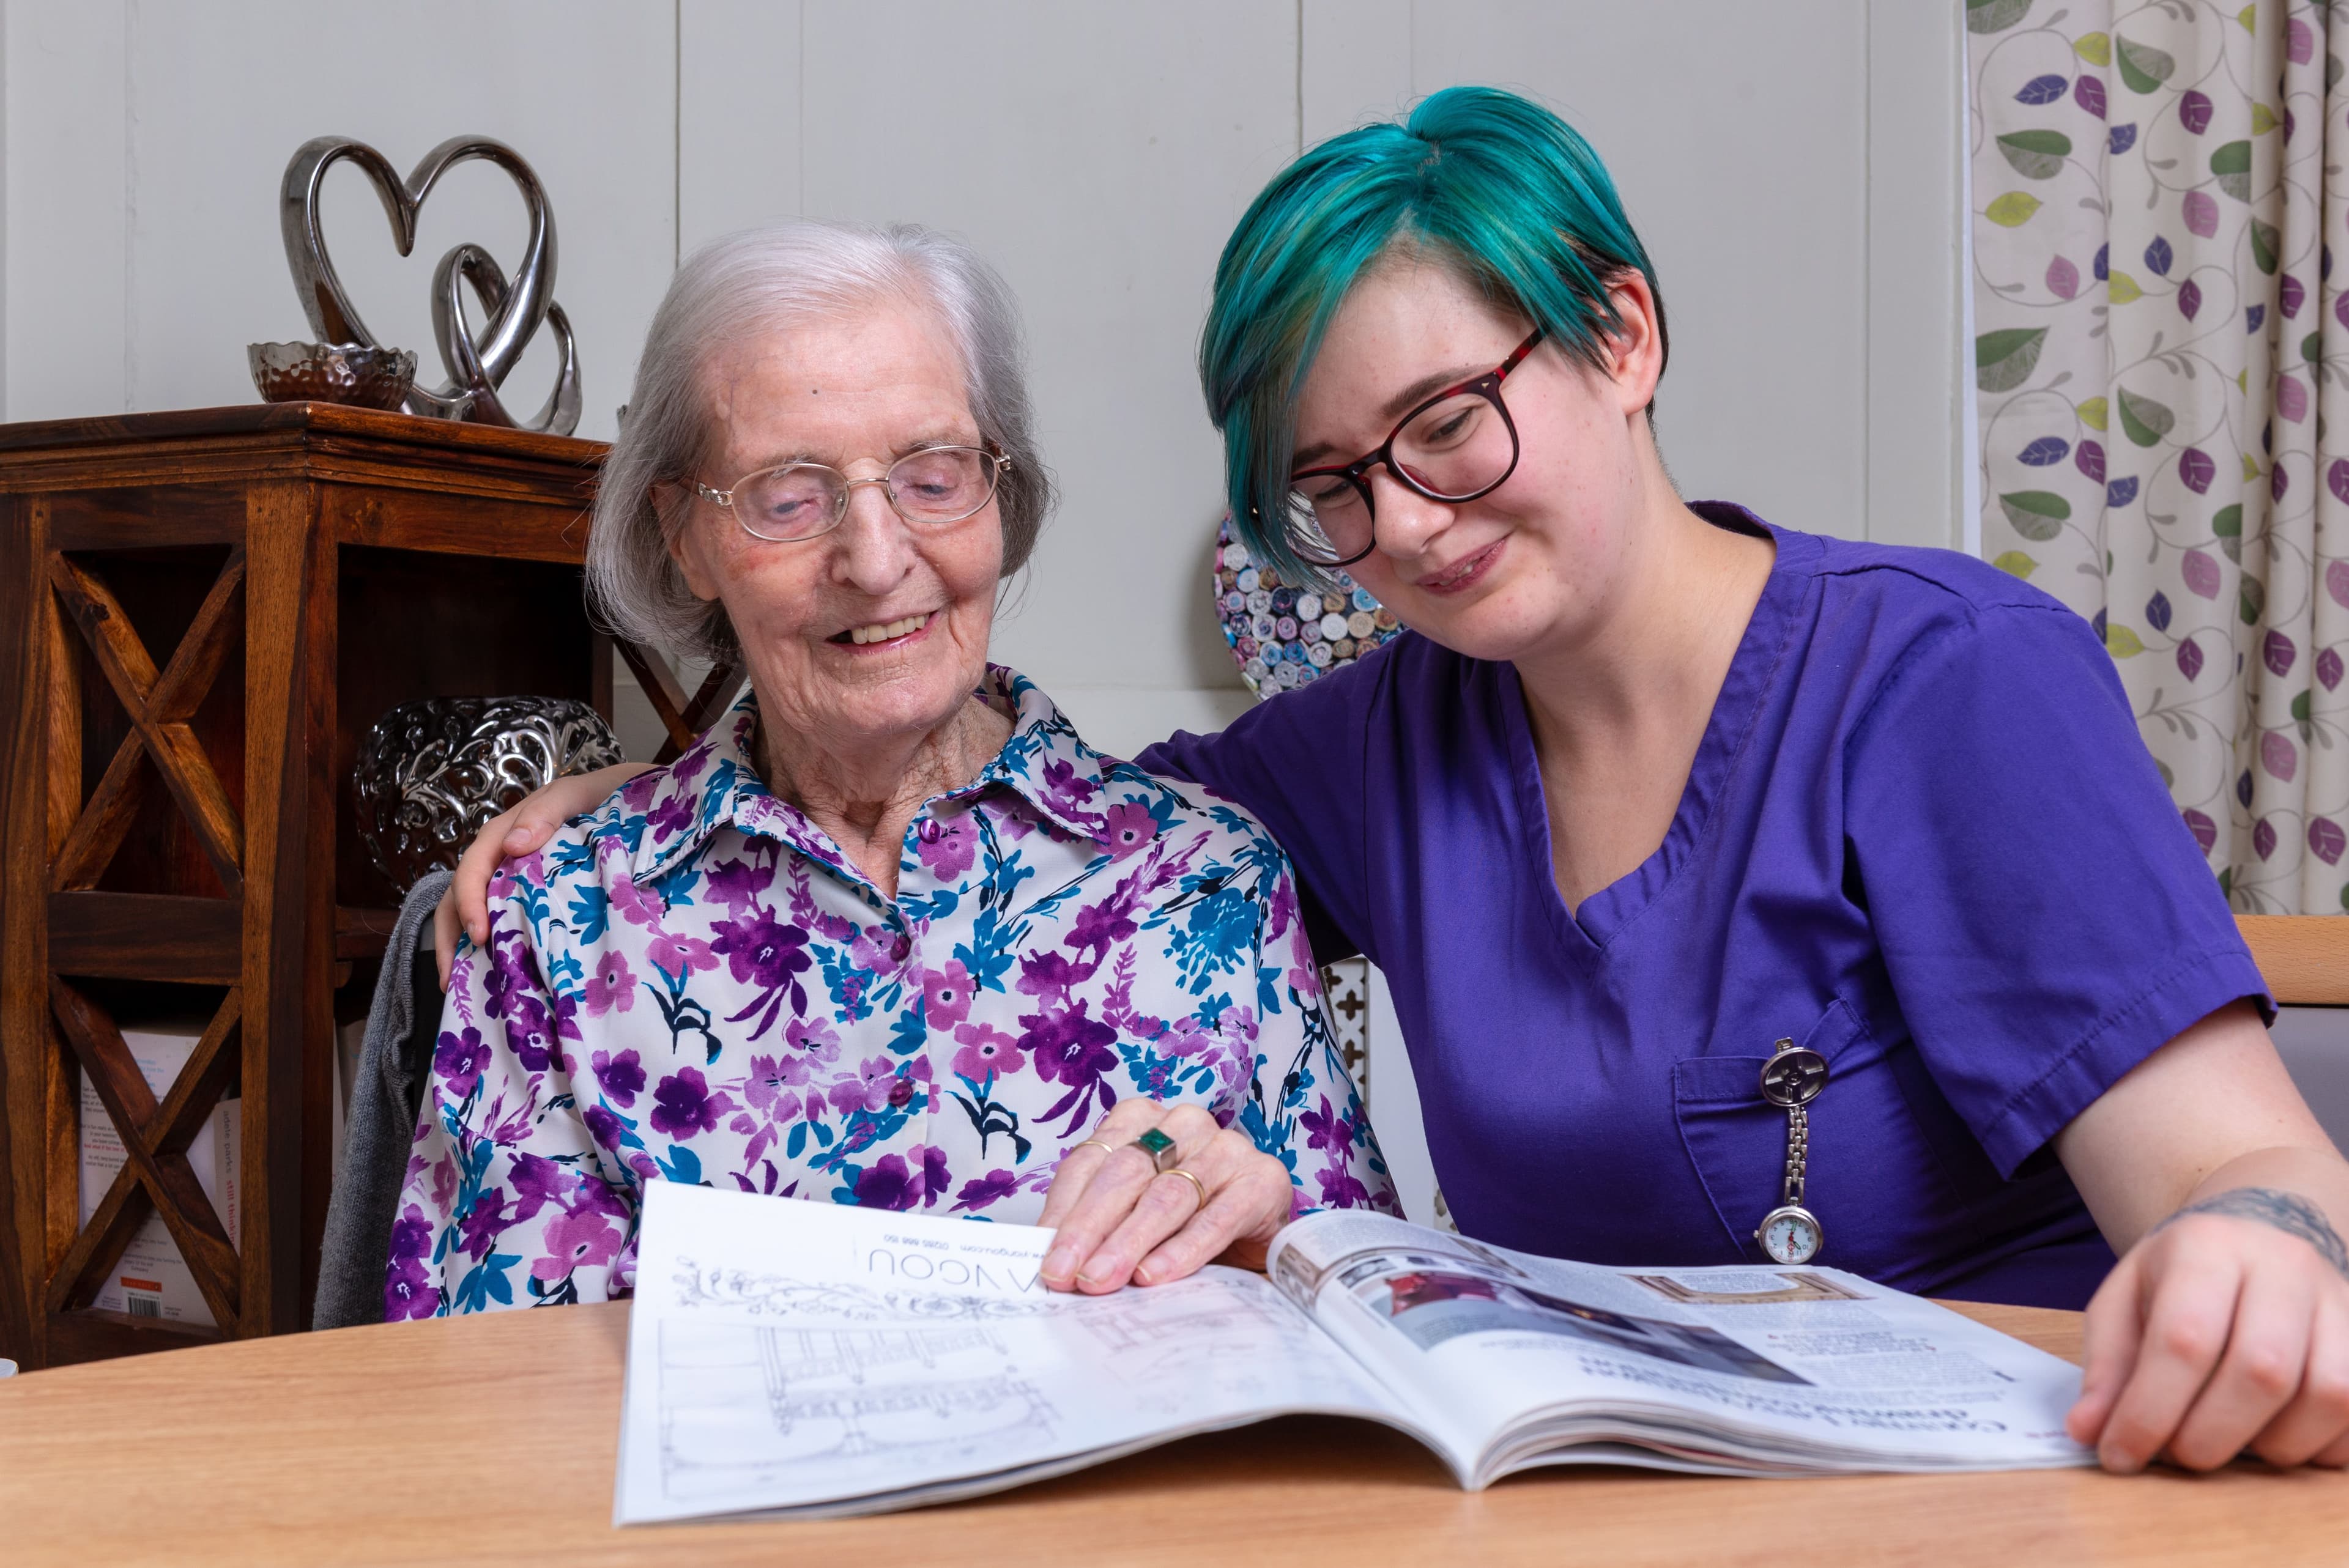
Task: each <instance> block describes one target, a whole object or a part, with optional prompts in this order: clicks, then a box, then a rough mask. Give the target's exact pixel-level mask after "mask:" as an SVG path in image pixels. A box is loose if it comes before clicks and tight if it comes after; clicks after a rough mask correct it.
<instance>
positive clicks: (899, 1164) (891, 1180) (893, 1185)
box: [856, 1154, 922, 1209]
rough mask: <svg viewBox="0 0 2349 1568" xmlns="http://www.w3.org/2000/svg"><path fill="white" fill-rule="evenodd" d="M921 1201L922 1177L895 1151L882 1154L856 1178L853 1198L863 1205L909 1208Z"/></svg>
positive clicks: (880, 1207) (869, 1207) (877, 1207)
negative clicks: (854, 1196)
mask: <svg viewBox="0 0 2349 1568" xmlns="http://www.w3.org/2000/svg"><path fill="white" fill-rule="evenodd" d="M921 1201H922V1184H921V1178H920V1177H919V1176H917V1175H916V1174H915V1173H914V1172H913V1171H908V1170H907V1169H906V1168H905V1161H903V1160H901V1159H899V1158H898V1157H897V1156H896V1155H895V1154H884V1155H883V1156H881V1158H880V1159H878V1160H876V1161H874V1162H873V1163H872V1164H871V1165H868V1166H866V1167H865V1168H864V1172H863V1173H862V1174H860V1175H859V1176H858V1177H857V1178H856V1202H857V1203H858V1205H859V1206H860V1207H863V1208H866V1209H910V1208H913V1207H914V1206H915V1205H916V1204H917V1203H919V1202H921Z"/></svg>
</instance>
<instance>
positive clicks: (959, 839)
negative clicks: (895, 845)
mask: <svg viewBox="0 0 2349 1568" xmlns="http://www.w3.org/2000/svg"><path fill="white" fill-rule="evenodd" d="M933 824H935V825H936V829H937V832H936V836H935V837H933V836H932V835H931V834H930V833H929V832H927V831H924V832H923V833H922V834H921V835H920V842H921V846H922V849H921V854H922V864H924V865H925V866H926V867H928V868H929V872H930V874H931V875H932V876H934V877H936V878H937V879H938V881H940V882H960V881H962V879H963V877H964V875H965V873H967V872H968V871H969V870H970V867H971V862H972V861H975V860H977V859H978V830H977V829H975V828H973V827H972V826H971V824H970V819H969V818H968V817H957V818H956V819H955V820H953V821H951V822H938V821H936V819H935V818H933V819H932V820H931V821H930V822H925V823H924V824H923V827H924V829H925V830H927V829H928V828H929V827H931V826H932V825H933Z"/></svg>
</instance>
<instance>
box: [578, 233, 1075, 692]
mask: <svg viewBox="0 0 2349 1568" xmlns="http://www.w3.org/2000/svg"><path fill="white" fill-rule="evenodd" d="M896 301H912V302H914V303H916V304H920V305H922V306H925V307H926V308H929V309H932V310H935V311H936V313H937V316H938V321H939V325H940V326H941V327H942V328H943V329H944V331H945V332H946V334H947V336H948V337H949V338H951V339H952V341H953V344H954V346H955V350H956V353H957V355H958V356H960V358H961V360H962V366H963V377H964V380H965V384H966V385H967V387H968V392H969V397H970V412H971V417H972V418H973V419H974V420H975V421H976V422H977V424H978V433H979V436H980V438H981V439H983V440H985V441H988V442H989V443H991V444H992V445H993V446H994V447H995V449H996V450H997V451H999V452H1000V453H1002V454H1003V455H1004V456H1006V457H1008V458H1009V459H1011V463H1010V466H1009V468H1007V469H1005V470H1004V471H1003V478H1002V481H1001V484H1000V486H999V489H998V490H997V491H996V500H997V505H998V507H999V510H1000V512H1001V515H1002V519H1003V574H1004V575H1005V576H1006V577H1009V576H1010V575H1011V574H1012V573H1015V572H1017V571H1018V570H1019V568H1020V567H1021V566H1023V565H1025V564H1026V563H1027V561H1028V556H1029V553H1030V551H1032V550H1033V549H1034V548H1035V545H1036V534H1037V531H1038V530H1039V529H1040V528H1041V527H1042V526H1043V523H1044V519H1045V517H1046V516H1047V515H1048V514H1049V513H1050V511H1051V509H1052V479H1051V475H1050V473H1049V472H1048V471H1047V470H1046V469H1045V468H1044V465H1043V461H1042V459H1041V458H1040V456H1039V455H1038V452H1037V449H1036V437H1035V417H1034V413H1033V410H1032V407H1031V406H1030V401H1029V397H1028V383H1027V376H1026V363H1025V359H1026V356H1025V350H1024V348H1023V345H1022V340H1021V334H1020V325H1019V306H1018V304H1016V303H1014V301H1013V299H1012V297H1011V291H1010V289H1009V287H1008V286H1006V285H1005V284H1004V282H1003V279H1002V278H1001V277H999V275H997V273H996V271H995V269H994V268H992V267H990V266H988V264H987V263H985V262H984V261H981V260H980V259H979V257H978V253H977V252H975V251H973V250H972V249H971V248H970V247H969V246H968V245H967V244H965V243H963V242H961V241H960V240H957V239H955V238H953V237H952V236H950V235H947V234H941V233H938V232H935V231H933V230H929V229H924V228H921V227H919V226H917V225H915V224H910V223H903V224H896V225H893V226H890V227H887V228H882V227H876V226H874V225H871V224H864V223H838V222H818V221H814V220H806V219H802V220H797V221H793V222H782V223H773V224H769V225H767V226H765V227H761V228H757V229H746V230H744V231H742V232H740V233H735V234H729V235H727V236H726V237H725V238H723V239H719V240H714V241H712V242H709V244H707V245H704V246H703V247H702V248H701V249H699V250H698V251H696V252H695V253H693V254H692V255H690V256H688V257H687V258H686V260H685V263H684V264H683V265H681V266H679V267H678V270H677V273H676V275H675V276H674V277H672V278H671V279H670V280H669V285H668V293H667V294H665V295H664V296H662V299H661V303H660V308H659V309H658V310H657V311H656V312H654V314H653V322H652V326H651V327H650V328H649V329H648V330H647V332H646V334H645V348H644V354H643V356H641V357H640V358H639V359H638V360H637V362H636V387H635V390H634V391H633V392H632V393H631V394H630V396H629V398H628V405H627V407H626V409H625V410H623V412H622V417H621V419H620V433H619V436H618V438H616V440H614V441H613V443H612V450H611V454H610V456H609V457H607V458H606V459H605V462H604V476H603V480H602V483H601V485H600V487H599V488H598V490H597V493H596V497H595V524H594V527H593V529H592V530H591V531H590V532H589V534H588V537H587V596H588V602H589V603H590V604H591V605H592V606H593V607H594V609H595V613H596V614H597V615H598V616H600V617H601V619H602V620H603V622H604V623H605V624H606V625H607V626H609V627H610V628H611V629H612V630H613V631H615V632H616V633H618V634H620V635H622V636H624V637H626V638H628V639H629V640H630V641H632V642H638V643H648V644H650V645H653V646H655V647H659V648H664V649H667V651H668V652H670V653H673V654H679V655H687V656H688V657H696V658H703V659H717V658H721V657H724V656H726V655H730V653H732V652H733V651H734V648H735V637H734V629H733V627H732V625H731V624H730V623H729V622H728V620H727V616H726V612H725V609H724V608H723V607H722V606H720V605H719V604H718V603H704V602H703V601H701V600H700V599H698V598H696V597H695V596H694V593H693V590H692V589H690V588H689V587H688V586H687V585H686V582H685V577H684V574H683V573H680V572H679V571H678V567H677V563H676V562H674V561H673V560H671V559H670V557H669V553H668V541H667V529H668V527H669V526H671V525H673V524H677V523H680V522H681V521H682V519H683V516H684V511H683V509H679V511H678V513H677V514H676V515H675V516H674V517H672V518H669V519H663V518H662V517H661V516H660V515H659V512H658V511H657V509H656V508H655V506H654V504H653V490H654V489H655V487H657V486H661V485H679V486H686V487H688V488H689V487H690V486H691V485H692V484H693V482H694V481H695V480H706V481H708V482H711V483H715V484H719V485H727V484H731V483H732V482H733V481H734V480H736V479H737V478H739V477H740V476H739V475H735V474H719V475H716V476H710V475H706V474H704V473H703V472H702V471H701V470H702V465H703V464H704V463H705V462H707V461H709V459H710V458H711V457H712V456H713V455H714V454H715V451H716V449H717V448H718V445H719V442H718V440H717V439H716V437H717V434H718V432H717V431H716V430H715V428H713V418H714V409H713V407H712V403H711V399H710V396H709V386H708V373H709V366H710V365H711V363H712V362H713V361H714V360H715V359H716V358H717V357H718V356H719V354H720V353H721V352H722V351H723V350H724V349H726V348H727V347H728V346H730V345H733V344H737V343H740V342H741V341H742V340H743V339H745V338H747V337H751V336H755V335H760V334H762V333H768V332H776V331H782V332H788V331H790V330H791V329H792V327H793V326H794V325H799V324H802V323H804V322H808V321H813V320H826V319H836V318H838V317H840V316H842V315H849V314H854V313H855V312H857V311H861V310H864V309H866V308H869V307H870V306H872V305H874V304H890V303H893V302H896Z"/></svg>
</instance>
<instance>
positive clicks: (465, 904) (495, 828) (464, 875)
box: [432, 762, 648, 991]
mask: <svg viewBox="0 0 2349 1568" xmlns="http://www.w3.org/2000/svg"><path fill="white" fill-rule="evenodd" d="M647 766H648V765H647V764H646V763H642V762H616V763H614V764H613V765H612V766H611V767H609V768H599V769H596V770H595V772H593V773H572V774H566V775H565V776H564V777H563V778H560V779H556V780H554V782H553V783H552V784H549V785H547V786H546V787H545V788H544V789H539V790H535V791H533V793H532V794H531V795H530V796H529V797H528V798H527V799H524V800H523V802H522V804H520V805H518V806H516V807H514V808H513V809H512V810H510V811H507V812H505V813H504V814H502V815H501V816H496V817H492V818H491V819H490V820H489V823H488V825H487V826H485V827H484V828H482V830H481V831H480V832H478V833H476V834H474V835H473V841H472V842H471V844H468V845H467V846H466V847H465V852H464V854H463V855H461V856H460V857H459V859H458V861H457V880H456V881H454V882H450V884H449V891H448V892H445V893H442V894H441V895H440V904H439V905H438V906H437V907H436V908H434V910H433V911H432V956H433V958H434V960H435V961H437V962H438V963H439V965H440V989H442V990H443V991H446V990H447V989H448V988H449V965H450V964H452V963H454V962H455V961H456V957H457V932H458V928H459V927H460V926H462V927H463V929H464V932H465V934H466V935H468V936H470V937H471V938H472V939H473V941H474V943H475V944H481V943H485V942H487V941H489V939H490V879H491V878H492V877H493V876H495V875H496V874H497V870H498V865H499V863H500V862H501V861H505V860H508V859H510V858H512V857H513V856H516V855H526V854H528V853H530V852H531V851H533V850H534V849H536V848H538V847H539V846H540V845H541V844H543V843H544V842H546V841H547V840H548V839H549V838H550V837H552V836H553V835H554V830H555V829H557V828H559V827H561V826H563V824H564V823H565V822H567V821H569V820H571V819H572V818H574V817H576V816H578V815H579V814H580V813H581V812H583V811H592V810H595V808H596V807H597V806H600V805H602V804H603V803H604V801H605V799H606V798H607V797H608V796H609V795H610V794H611V793H612V791H613V790H615V789H618V788H619V787H620V786H621V785H623V784H626V782H627V781H628V780H629V779H634V778H635V777H636V775H637V774H639V773H642V772H644V771H645V770H646V768H647Z"/></svg>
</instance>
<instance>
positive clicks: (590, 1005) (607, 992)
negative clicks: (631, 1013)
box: [587, 947, 636, 1018]
mask: <svg viewBox="0 0 2349 1568" xmlns="http://www.w3.org/2000/svg"><path fill="white" fill-rule="evenodd" d="M635 1000H636V972H635V971H634V970H631V969H630V968H629V967H628V960H627V956H626V954H623V953H621V952H620V951H619V950H618V949H617V948H614V947H607V948H605V949H604V952H603V955H602V956H601V957H599V958H597V959H596V960H595V974H594V975H590V976H588V979H587V1016H589V1017H591V1018H600V1017H602V1016H604V1015H605V1014H606V1013H608V1012H611V1011H612V1010H613V1009H615V1008H617V1009H618V1010H619V1011H621V1012H623V1013H625V1012H626V1011H627V1010H628V1005H629V1003H631V1002H633V1001H635Z"/></svg>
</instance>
